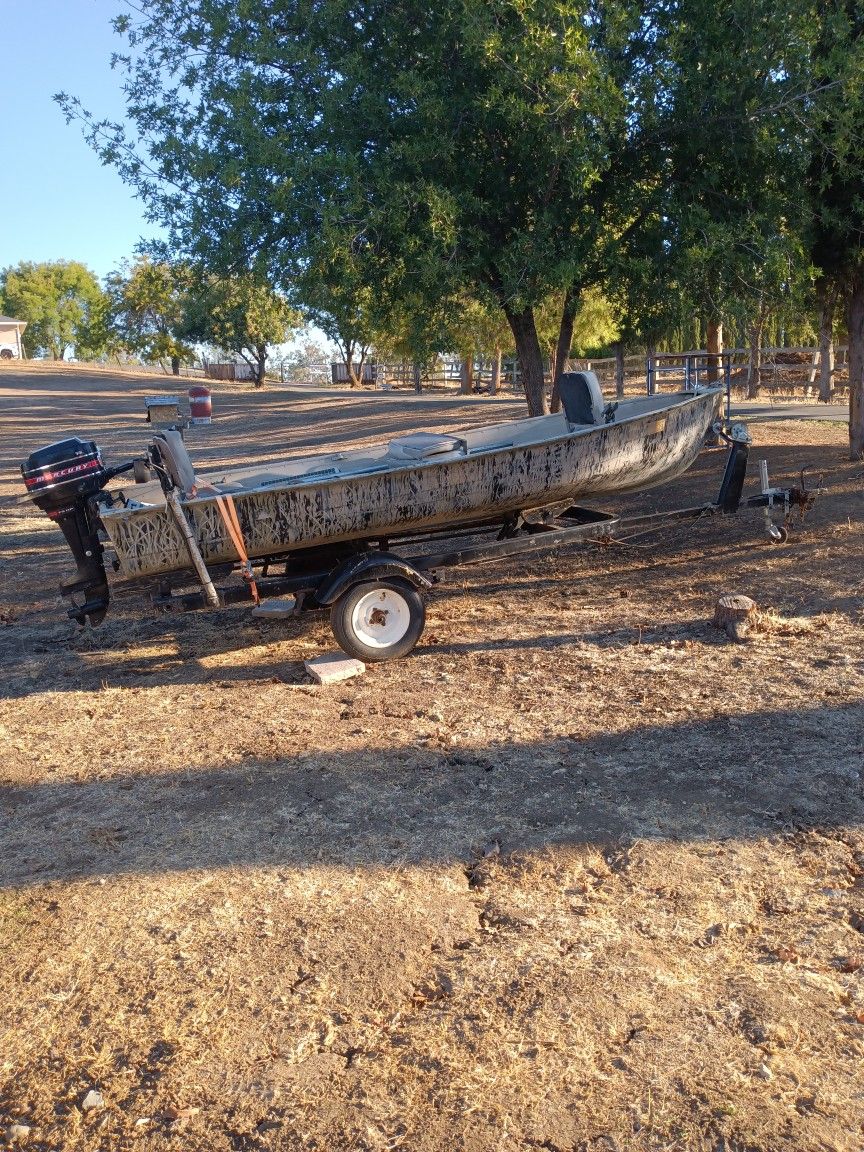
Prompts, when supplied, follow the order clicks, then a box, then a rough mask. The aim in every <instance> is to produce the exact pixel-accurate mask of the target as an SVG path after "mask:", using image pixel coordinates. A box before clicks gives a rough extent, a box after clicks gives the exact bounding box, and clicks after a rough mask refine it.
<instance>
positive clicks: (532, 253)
mask: <svg viewBox="0 0 864 1152" xmlns="http://www.w3.org/2000/svg"><path fill="white" fill-rule="evenodd" d="M862 11H864V4H862V0H842V2H840V0H838V2H836V3H835V2H832V3H829V4H828V5H826V6H820V7H818V8H817V7H816V6H815V5H814V4H813V3H812V0H782V2H781V3H775V2H772V0H747V2H746V3H745V0H712V2H711V3H709V2H708V0H671V2H670V0H650V2H649V3H648V4H638V5H637V4H636V3H635V2H633V0H604V2H603V3H600V2H598V0H579V2H578V3H568V4H562V3H560V0H532V2H531V3H530V4H526V3H524V2H523V0H458V2H457V0H436V3H434V4H432V5H430V4H428V3H420V2H419V0H395V2H394V0H365V2H363V3H360V4H357V3H356V2H354V0H352V2H351V3H348V2H346V0H315V3H311V2H310V0H266V2H263V3H258V4H249V3H245V2H238V0H185V2H184V3H182V4H180V3H178V2H177V0H141V2H140V3H139V4H138V5H136V7H135V9H134V11H133V12H132V13H130V14H129V15H127V16H123V17H121V18H119V19H118V20H117V21H116V27H117V30H118V31H119V32H120V33H121V35H122V36H123V37H124V39H125V42H126V50H125V51H124V52H123V53H121V54H120V55H119V56H118V64H119V66H120V68H121V69H122V70H123V73H124V89H125V92H126V97H127V111H128V120H127V123H126V124H125V125H124V124H111V123H107V122H98V121H96V120H94V119H92V118H90V117H88V115H87V114H86V113H85V112H84V111H83V109H81V108H80V105H78V104H77V103H76V102H75V101H74V100H71V99H69V98H64V100H63V102H64V105H65V108H66V111H67V114H68V115H69V116H70V117H72V116H82V117H83V118H84V119H85V120H86V121H87V131H88V133H89V137H90V139H91V141H92V143H93V144H94V145H95V146H96V147H97V148H98V150H99V152H100V154H101V156H102V158H103V160H105V161H106V162H107V163H112V164H114V165H116V166H117V167H119V169H120V171H121V173H122V174H123V176H124V177H125V178H126V179H127V180H128V181H129V182H130V183H132V184H133V185H134V186H135V187H136V189H137V190H138V192H139V193H140V194H141V195H142V197H143V198H144V200H145V201H146V203H147V205H148V209H149V211H150V213H151V216H152V217H153V218H154V219H155V220H159V221H160V222H162V223H163V224H165V225H166V227H167V228H168V230H169V234H170V237H171V247H172V249H173V250H175V251H176V252H177V253H180V254H182V256H183V257H184V258H186V259H189V260H191V261H193V262H198V263H201V264H202V265H203V266H205V267H206V268H207V269H208V271H209V272H210V273H212V274H214V275H217V276H226V275H228V276H240V277H243V276H251V277H253V279H254V280H256V281H259V282H260V281H264V282H268V283H271V284H273V285H275V286H276V287H277V288H281V290H282V291H284V292H285V293H287V294H293V297H294V299H295V301H296V302H297V303H298V304H305V306H306V310H307V314H308V315H310V316H311V315H314V316H317V317H319V318H320V320H321V322H323V323H325V325H327V324H329V325H330V326H331V330H332V331H333V332H338V334H339V338H340V339H341V340H342V341H343V351H344V352H345V355H346V358H349V359H350V358H351V354H352V353H351V349H349V348H348V341H346V336H347V335H350V341H353V342H354V344H356V345H358V346H360V347H363V346H366V344H367V343H368V341H369V340H370V339H371V338H372V333H373V332H376V331H377V332H384V331H386V330H390V331H391V332H392V331H393V330H395V329H396V328H397V327H398V326H400V325H401V326H402V327H403V328H405V330H406V331H407V330H409V329H410V330H411V331H412V332H413V336H412V341H413V344H414V346H415V347H416V348H418V349H420V348H422V347H423V346H424V344H428V343H429V342H430V341H431V339H432V336H433V334H435V333H439V332H441V331H442V330H443V329H444V328H446V323H444V321H446V314H447V310H448V309H452V308H457V307H458V306H459V301H460V300H464V299H465V297H466V295H467V296H470V297H472V298H473V299H475V300H476V301H477V302H478V303H479V304H480V305H484V302H485V301H486V300H487V299H491V300H492V301H494V303H495V305H496V306H497V307H498V308H500V309H501V311H502V313H503V315H504V316H505V318H506V320H507V323H508V325H509V328H510V331H511V334H512V339H513V342H514V343H515V346H516V349H517V352H518V355H519V358H520V361H521V366H522V378H523V381H524V383H525V390H526V397H527V400H528V405H529V410H530V411H532V412H535V413H536V412H541V411H543V410H545V408H546V405H547V402H548V400H547V395H546V392H545V389H544V380H543V372H544V345H545V346H547V347H548V346H549V344H550V340H549V338H548V336H544V337H543V339H542V341H541V335H540V333H538V318H539V316H540V313H541V312H544V310H545V314H548V309H549V307H550V302H552V301H557V302H558V304H557V307H558V308H559V310H560V317H559V320H558V325H557V328H558V333H557V339H556V340H555V341H554V343H555V352H554V356H552V357H551V358H552V359H553V360H554V361H555V363H556V364H557V365H558V366H559V367H560V366H562V365H563V363H564V362H565V360H566V357H567V355H568V354H569V353H570V351H571V349H572V347H573V331H574V324H575V323H576V317H577V316H578V314H579V310H580V307H582V306H583V300H584V298H585V297H586V294H587V293H589V292H591V291H595V292H596V291H597V290H598V289H599V290H600V291H601V292H602V295H603V296H604V297H605V298H606V299H607V300H609V301H610V302H611V303H612V304H613V305H614V307H615V309H616V311H617V313H618V317H617V327H618V330H619V333H620V336H621V339H622V340H624V339H631V338H632V339H637V338H638V339H643V340H645V341H646V342H649V343H650V342H652V340H653V339H655V338H656V335H657V333H658V332H661V331H662V330H663V329H664V327H665V328H666V329H667V330H668V327H669V325H670V323H671V322H672V320H673V317H674V316H675V315H678V316H681V315H686V314H687V313H688V312H689V313H693V312H695V313H696V314H699V315H702V316H704V317H705V318H706V320H708V321H712V322H714V323H720V322H721V321H722V320H723V319H724V318H726V317H727V316H730V315H732V314H738V315H740V314H741V313H742V310H744V309H746V310H747V311H748V313H749V314H750V315H751V316H752V317H754V318H755V319H754V321H753V322H752V323H751V325H750V327H751V330H752V335H753V338H754V339H758V338H759V331H758V329H759V324H760V317H762V318H764V317H766V316H768V315H769V314H771V313H772V312H773V313H776V311H777V309H779V308H782V307H783V306H784V302H785V303H786V304H788V302H789V301H790V300H792V299H803V296H804V294H805V293H806V292H807V290H808V289H809V287H810V283H811V280H812V276H811V261H812V264H813V265H814V266H815V267H816V268H817V269H819V270H821V272H822V275H823V278H826V279H831V280H832V282H833V283H836V284H837V285H841V286H842V293H843V299H844V302H845V305H846V309H847V314H848V317H849V333H850V343H851V344H853V345H855V346H856V348H857V346H858V344H857V342H858V335H857V332H858V327H859V326H860V328H861V338H860V340H861V347H862V351H861V356H860V363H861V379H860V380H859V379H858V374H857V373H858V368H857V367H855V365H857V364H858V360H857V359H856V357H857V356H858V352H855V353H854V354H853V355H851V357H850V362H851V363H852V365H853V370H852V376H853V392H856V395H857V394H858V393H861V392H862V391H864V297H862V302H861V306H860V308H858V305H857V304H856V301H857V299H858V297H857V295H856V292H857V289H856V287H855V285H856V284H857V283H858V279H860V278H861V277H860V275H859V271H858V269H859V267H860V260H859V255H857V254H856V253H859V254H860V250H861V241H860V237H861V235H862V230H861V194H860V188H861V175H862V146H861V143H860V140H861V134H860V122H861V110H862V95H861V90H862V71H864V66H862ZM838 291H841V289H840V288H838ZM861 291H862V292H864V287H862V290H861ZM304 295H305V299H304ZM595 298H596V297H595ZM856 309H858V310H857V311H856ZM859 312H860V325H859V322H858V320H857V319H856V317H858V315H859ZM856 404H857V401H854V402H853V410H855V411H857V408H856ZM852 447H853V452H858V453H860V452H864V427H862V428H861V430H860V438H859V440H855V438H854V436H853V444H852Z"/></svg>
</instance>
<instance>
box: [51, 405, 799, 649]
mask: <svg viewBox="0 0 864 1152" xmlns="http://www.w3.org/2000/svg"><path fill="white" fill-rule="evenodd" d="M715 432H716V433H717V435H718V436H719V437H720V439H721V440H723V441H725V442H726V443H727V444H728V445H729V453H728V456H727V460H726V467H725V470H724V473H723V480H722V482H721V485H720V492H719V494H718V497H717V500H716V501H714V502H713V503H707V504H699V505H695V506H692V507H688V508H680V509H675V510H672V511H668V512H655V513H648V514H646V515H639V516H626V517H621V516H616V515H614V514H612V513H608V512H602V511H598V510H596V509H591V508H582V507H579V506H575V505H574V506H571V507H562V506H560V505H559V506H558V507H557V508H538V509H531V510H526V511H524V512H521V513H517V514H512V515H508V516H506V517H503V518H499V519H497V520H492V521H490V520H484V521H480V522H475V523H463V524H460V525H458V526H454V527H452V528H442V529H440V530H437V531H433V532H427V533H423V534H417V535H410V536H388V537H386V538H385V537H380V538H378V537H376V538H370V539H367V540H363V541H355V542H352V543H350V544H341V545H340V544H335V545H321V546H318V547H314V548H310V549H306V550H295V551H292V552H290V553H289V554H287V555H284V554H283V555H281V556H274V557H272V558H264V559H262V560H256V561H254V564H255V567H256V568H260V574H258V575H256V574H254V573H253V572H252V568H251V565H250V564H249V563H248V562H247V565H246V572H245V576H246V579H245V580H244V582H243V583H242V584H232V585H228V586H225V587H216V586H215V585H214V584H213V582H212V580H211V579H210V574H209V573H208V572H207V569H206V566H204V562H203V559H202V558H201V557H200V553H199V555H198V556H197V557H195V556H194V554H193V560H194V561H196V562H195V568H196V570H197V572H198V574H199V579H201V583H202V588H201V590H200V591H197V592H187V593H179V594H178V593H175V592H174V591H172V584H171V580H170V579H169V578H162V579H160V580H159V586H158V588H159V590H158V592H157V593H156V595H155V596H154V597H153V602H154V604H155V605H156V606H157V607H158V608H160V609H163V610H172V609H181V610H184V611H195V610H198V609H204V608H208V607H214V606H220V607H221V606H227V605H230V604H238V603H243V602H248V601H253V600H254V601H255V602H258V601H259V600H264V599H267V598H270V597H278V596H287V595H293V596H294V597H295V601H294V605H293V608H292V609H289V612H288V614H290V615H294V616H299V615H302V614H303V613H306V612H310V611H320V610H326V609H329V611H330V622H331V627H332V629H333V633H334V635H335V637H336V639H337V641H338V642H339V645H340V646H341V647H342V648H343V649H344V650H345V651H346V652H347V653H348V654H349V655H351V656H354V657H356V658H357V659H360V660H364V661H385V660H395V659H398V658H399V657H401V656H405V655H407V654H408V653H409V652H410V651H411V650H412V649H413V648H414V646H415V645H416V644H417V641H418V640H419V639H420V636H421V635H422V633H423V629H424V626H425V622H426V609H425V603H424V594H425V593H426V592H427V591H428V590H429V589H430V588H431V587H432V586H433V585H434V584H436V583H438V582H439V580H440V579H441V577H440V575H439V573H441V572H443V571H445V570H446V569H448V568H456V567H459V566H460V565H465V564H478V563H484V562H490V561H496V560H503V559H506V558H508V557H511V556H522V555H527V554H530V553H535V552H541V551H545V550H550V549H555V548H560V547H564V546H568V545H573V544H585V543H588V542H592V541H593V542H595V543H607V542H611V541H613V540H615V539H616V538H619V537H629V536H632V535H634V534H640V533H642V532H647V531H652V530H656V529H658V528H662V527H664V526H665V525H666V524H669V523H671V522H674V521H683V520H697V519H701V518H704V517H708V516H717V515H720V516H728V515H733V514H735V513H737V512H738V511H740V510H741V509H751V508H761V509H762V510H763V514H764V527H765V532H766V534H767V536H768V539H769V540H770V541H771V542H772V543H775V544H780V543H783V542H785V540H786V539H787V524H788V522H789V520H790V518H791V515H792V511H793V509H795V508H797V509H798V510H799V511H800V513H801V514H802V515H803V513H804V512H805V511H806V510H807V508H809V507H810V505H811V504H812V503H813V500H814V499H815V492H814V490H812V489H811V490H808V489H807V488H806V487H805V485H804V477H803V474H802V482H801V486H800V487H794V488H775V487H771V486H770V484H769V481H768V468H767V462H766V461H764V460H763V461H761V462H760V480H761V491H760V492H759V493H758V494H757V495H754V496H749V497H744V496H743V488H744V480H745V477H746V473H747V464H748V456H749V449H750V443H751V441H750V434H749V432H748V431H747V428H746V427H745V426H744V425H743V424H733V425H732V426H731V427H729V428H728V431H727V430H724V429H723V428H715ZM170 495H171V494H170V493H168V496H169V498H170ZM777 518H782V519H781V520H780V522H779V523H778V522H776V519H777ZM191 548H194V542H191ZM196 551H197V549H196ZM198 561H200V564H199V563H198ZM241 567H242V566H241ZM277 567H280V568H282V569H283V572H282V574H279V575H277V574H274V571H273V570H274V568H277ZM202 569H203V575H202ZM80 612H81V609H77V610H76V609H75V608H72V609H70V611H69V615H70V616H72V617H73V618H77V619H80ZM82 623H83V620H82Z"/></svg>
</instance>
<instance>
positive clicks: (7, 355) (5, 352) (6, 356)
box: [0, 348, 14, 360]
mask: <svg viewBox="0 0 864 1152" xmlns="http://www.w3.org/2000/svg"><path fill="white" fill-rule="evenodd" d="M13 355H14V353H13V352H12V350H11V348H0V360H11V359H12V357H13Z"/></svg>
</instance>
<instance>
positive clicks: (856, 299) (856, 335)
mask: <svg viewBox="0 0 864 1152" xmlns="http://www.w3.org/2000/svg"><path fill="white" fill-rule="evenodd" d="M847 313H848V325H847V326H848V329H849V456H850V458H851V459H852V460H861V459H862V458H864V274H862V273H859V274H858V275H857V276H856V277H855V279H854V280H853V282H852V285H851V287H850V290H849V296H848V308H847Z"/></svg>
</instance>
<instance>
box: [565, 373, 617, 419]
mask: <svg viewBox="0 0 864 1152" xmlns="http://www.w3.org/2000/svg"><path fill="white" fill-rule="evenodd" d="M560 389H561V404H562V405H563V407H564V413H565V415H566V417H567V419H568V420H569V422H570V423H571V424H602V423H604V421H605V415H606V401H605V400H604V399H603V393H602V392H601V391H600V384H599V383H598V380H597V377H596V376H595V374H594V373H593V372H564V373H563V375H562V376H561V384H560Z"/></svg>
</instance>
